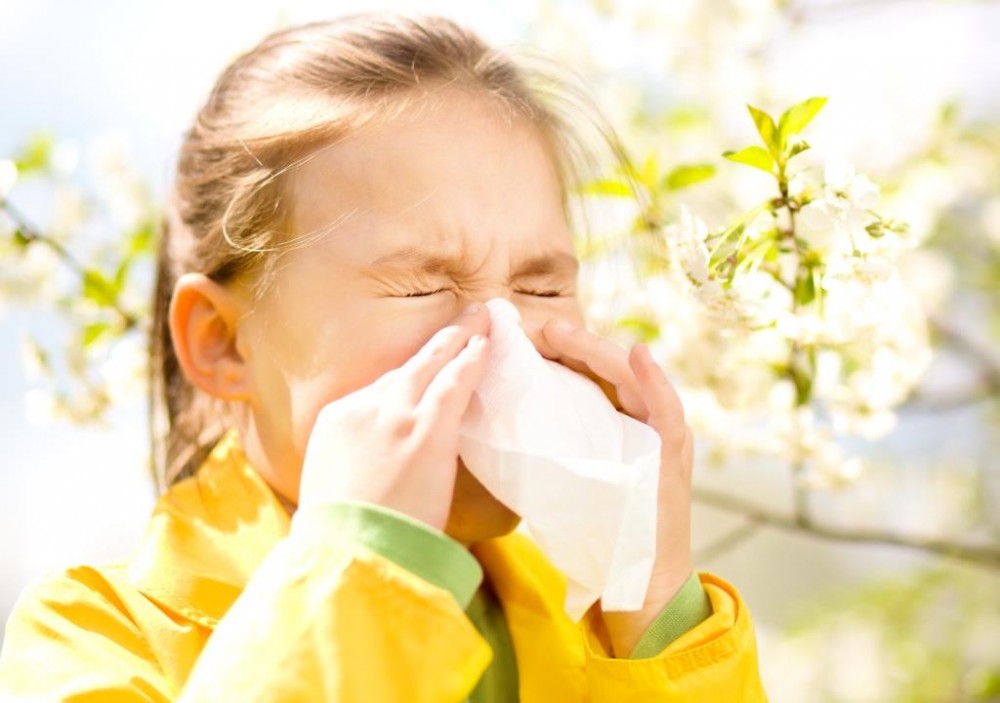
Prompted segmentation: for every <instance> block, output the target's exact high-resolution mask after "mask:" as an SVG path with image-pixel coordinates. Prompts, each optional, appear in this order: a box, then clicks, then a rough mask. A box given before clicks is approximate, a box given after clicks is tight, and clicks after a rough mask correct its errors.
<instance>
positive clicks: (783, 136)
mask: <svg viewBox="0 0 1000 703" xmlns="http://www.w3.org/2000/svg"><path fill="white" fill-rule="evenodd" d="M824 105H826V98H824V97H816V98H809V99H808V100H803V101H802V102H800V103H799V104H798V105H793V106H792V107H790V108H788V109H787V110H785V112H784V113H782V115H781V117H780V118H778V135H779V145H778V146H779V148H780V149H782V150H784V148H785V145H786V144H787V143H788V138H789V137H790V136H792V135H793V134H798V133H799V132H801V131H802V130H803V129H805V128H806V125H808V124H809V123H810V122H812V119H813V118H814V117H815V116H816V115H817V113H819V111H820V110H822V109H823V106H824Z"/></svg>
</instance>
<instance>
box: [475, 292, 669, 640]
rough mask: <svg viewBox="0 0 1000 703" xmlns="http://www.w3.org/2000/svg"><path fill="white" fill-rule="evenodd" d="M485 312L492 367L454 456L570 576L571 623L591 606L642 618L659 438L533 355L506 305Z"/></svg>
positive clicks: (596, 391) (497, 301)
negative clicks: (630, 612) (633, 613)
mask: <svg viewBox="0 0 1000 703" xmlns="http://www.w3.org/2000/svg"><path fill="white" fill-rule="evenodd" d="M486 307H487V309H488V310H489V312H490V316H491V318H492V331H491V332H490V337H491V351H490V365H489V368H488V369H487V371H486V373H485V375H484V377H483V379H482V381H481V383H480V384H479V387H478V388H477V390H476V392H475V393H474V395H473V397H472V400H471V402H470V404H469V408H468V410H467V411H466V414H465V416H464V417H463V418H462V424H461V428H460V431H459V434H460V445H459V455H460V456H461V458H462V460H463V461H464V462H465V465H466V466H467V467H468V468H469V471H470V472H471V473H472V474H473V475H474V476H475V477H476V478H477V479H478V480H479V481H480V482H481V483H482V484H483V485H484V486H485V487H486V488H487V489H488V490H489V491H490V492H491V493H493V495H494V496H496V497H497V499H498V500H500V501H501V502H503V503H504V504H505V505H507V507H509V508H510V509H511V510H513V511H514V512H516V513H517V514H518V515H520V516H521V519H522V521H523V526H524V528H525V530H526V531H527V533H528V535H529V536H530V537H531V538H532V539H533V540H534V541H535V542H536V543H537V544H538V546H539V547H540V548H541V550H542V551H543V552H544V553H545V555H546V556H547V557H548V558H549V560H550V561H551V562H552V563H553V564H554V565H555V566H556V568H558V569H559V570H560V571H562V572H563V573H564V574H565V575H566V578H567V593H566V613H567V614H568V615H569V617H570V618H572V619H573V620H574V621H578V620H579V619H580V618H581V617H582V616H583V614H584V613H585V612H586V611H587V609H588V608H589V607H590V606H591V605H592V604H593V603H594V602H595V601H597V599H598V598H601V599H603V600H602V607H603V608H604V609H605V610H609V611H610V610H622V611H626V610H638V609H639V608H641V606H642V603H643V599H644V598H645V595H646V589H647V587H648V584H649V579H650V575H651V573H652V568H653V560H654V557H655V553H656V511H657V500H656V497H657V487H658V480H659V467H660V437H659V435H658V434H657V433H656V431H655V430H654V429H653V428H651V427H649V426H648V425H646V424H644V423H642V422H639V421H638V420H635V419H633V418H631V417H629V416H628V415H625V414H623V413H620V412H618V411H617V410H615V408H614V406H613V405H612V404H611V402H610V401H609V400H608V398H607V397H606V396H605V395H604V393H603V391H601V389H600V386H598V385H597V384H596V383H594V382H593V381H592V380H590V379H589V378H587V377H585V376H583V375H582V374H579V373H577V372H575V371H573V370H571V369H569V368H567V367H565V366H563V365H562V364H559V363H557V362H554V361H550V360H548V359H546V358H545V357H543V356H542V355H541V354H539V353H538V351H537V350H536V349H535V346H534V344H532V342H531V340H530V339H529V338H528V336H527V335H526V334H525V332H524V331H523V330H522V329H521V327H520V324H519V323H520V319H521V318H520V314H519V313H518V311H517V308H516V307H514V305H513V304H512V303H510V302H509V301H507V300H505V299H503V298H494V299H492V300H489V301H487V303H486Z"/></svg>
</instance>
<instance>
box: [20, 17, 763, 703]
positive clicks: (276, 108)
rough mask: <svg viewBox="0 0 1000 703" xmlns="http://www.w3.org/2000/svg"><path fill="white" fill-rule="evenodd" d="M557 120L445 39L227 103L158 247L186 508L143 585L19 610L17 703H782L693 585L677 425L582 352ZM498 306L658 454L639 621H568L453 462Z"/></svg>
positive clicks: (730, 602)
mask: <svg viewBox="0 0 1000 703" xmlns="http://www.w3.org/2000/svg"><path fill="white" fill-rule="evenodd" d="M542 95H543V91H542V90H541V89H535V88H531V87H530V86H529V81H528V74H527V73H526V72H524V71H521V70H520V69H518V68H515V66H514V65H513V64H512V62H511V61H510V60H509V59H507V58H505V57H504V56H503V55H501V54H500V53H498V52H496V51H495V50H493V49H491V48H489V47H488V46H486V45H484V44H483V43H482V41H481V40H480V39H478V38H477V37H476V36H474V35H472V34H470V33H469V32H468V31H466V30H463V29H461V28H459V27H457V26H455V25H454V24H452V23H451V22H449V21H446V20H441V19H425V20H419V21H418V20H404V19H390V18H385V17H382V16H377V17H375V16H357V17H351V18H345V19H341V20H338V21H334V22H329V23H319V24H312V25H307V26H302V27H297V28H292V29H289V30H285V31H281V32H278V33H276V34H274V35H272V36H270V37H268V38H267V39H265V40H264V41H263V43H261V44H260V45H259V46H258V47H256V48H255V49H253V50H252V51H250V52H249V53H247V54H246V55H244V56H242V57H240V58H238V59H237V60H236V61H235V62H234V63H233V64H232V65H231V66H230V67H229V68H228V69H227V70H226V71H225V72H224V73H223V75H222V76H221V78H220V79H219V81H218V83H217V85H216V86H215V89H214V90H213V92H212V94H211V96H210V97H209V100H208V102H207V104H206V105H205V107H204V108H203V109H202V111H201V112H200V113H199V115H198V117H197V120H196V122H195V124H194V127H193V129H192V130H191V131H190V133H189V134H188V136H187V139H186V142H185V144H184V146H183V149H182V153H181V156H180V160H179V167H178V171H177V177H176V185H175V192H174V198H173V207H172V211H171V213H170V216H169V218H168V227H167V228H166V229H165V233H164V238H163V240H162V244H161V248H160V257H159V275H158V281H157V290H156V297H155V323H154V327H155V329H154V334H153V340H152V360H153V365H152V369H153V374H152V378H153V389H154V394H155V395H156V397H157V398H158V399H159V400H161V401H162V403H161V404H157V403H154V412H153V419H154V427H153V429H154V433H153V434H154V437H160V436H161V435H164V434H165V441H161V442H157V443H156V445H155V448H156V449H157V450H160V449H162V453H163V456H164V463H163V479H164V483H165V484H166V485H167V486H169V489H168V490H166V492H165V493H164V495H163V496H162V497H161V498H160V500H159V502H158V504H157V507H156V510H155V512H154V515H153V517H152V520H151V524H150V527H149V531H148V533H147V536H146V538H145V540H144V542H143V543H142V545H141V547H140V549H139V550H138V552H137V553H136V554H135V555H133V556H132V557H131V558H130V559H129V560H128V561H126V562H124V563H122V564H116V565H111V566H104V567H100V568H93V567H77V568H73V569H69V570H67V571H66V572H64V573H62V574H59V575H57V576H54V577H51V578H49V579H47V580H44V581H43V582H41V583H39V584H37V585H36V586H35V587H34V588H33V589H32V590H30V591H29V592H28V593H27V594H25V595H24V596H23V598H22V599H21V601H20V602H19V605H18V606H17V608H16V611H15V613H14V614H13V615H12V616H11V619H10V621H9V623H8V627H7V634H6V640H5V646H4V651H3V654H2V658H0V693H2V696H0V697H3V700H16V701H30V700H55V699H59V700H73V701H168V700H183V701H252V700H260V701H296V700H302V701H315V700H331V701H435V702H437V701H462V700H466V699H471V700H473V701H511V700H517V699H520V700H523V701H526V702H528V701H545V702H552V701H583V700H593V701H649V700H669V701H716V700H718V701H762V700H764V693H763V691H762V688H761V685H760V682H759V677H758V673H757V663H756V650H755V643H754V635H753V629H752V625H751V621H750V615H749V613H748V611H747V609H746V607H745V605H744V604H743V603H742V601H741V600H740V597H739V595H738V594H737V592H736V591H735V589H734V588H733V587H732V586H730V585H729V584H727V583H726V582H724V581H722V580H721V579H719V578H717V577H715V576H712V575H709V574H700V575H696V574H694V573H693V572H692V569H691V554H690V540H689V532H690V529H689V522H690V518H689V514H690V495H691V493H690V482H691V465H692V438H691V433H690V431H689V430H688V428H687V426H686V425H685V423H684V417H683V411H682V409H681V406H680V403H679V400H678V398H677V395H676V393H675V392H674V390H673V388H672V387H671V385H670V384H669V383H668V381H667V380H666V378H665V376H664V375H663V373H662V371H661V370H660V369H659V368H658V367H657V366H656V364H655V363H654V362H653V361H652V359H651V357H650V355H649V351H648V349H647V348H646V347H645V346H642V345H637V346H636V347H635V348H633V349H632V350H631V351H625V350H623V349H621V348H619V347H618V346H616V345H614V344H612V343H611V342H609V341H607V340H603V339H600V338H598V337H596V336H595V335H593V334H591V333H590V332H588V331H587V330H586V328H585V326H584V320H583V316H582V312H581V308H580V304H579V301H578V299H577V297H576V295H575V286H576V273H577V260H576V258H575V256H574V252H573V239H572V236H571V232H570V227H569V224H568V217H567V211H568V209H567V193H568V192H569V190H570V188H571V187H572V185H573V180H574V177H573V173H574V164H575V163H577V162H576V161H575V160H574V154H576V153H577V151H576V149H575V147H574V144H575V143H576V142H575V141H574V134H573V132H572V130H570V129H569V127H568V123H567V122H566V121H565V120H564V119H563V118H562V117H561V116H560V114H559V113H558V112H557V111H556V109H555V108H553V107H551V106H549V104H547V103H546V102H543V100H542ZM494 297H504V298H507V299H509V300H511V301H512V302H513V303H514V304H515V305H516V306H517V307H518V309H519V311H520V313H521V316H522V319H523V320H524V326H525V331H526V332H527V334H528V335H529V336H530V337H531V339H532V341H533V342H534V344H535V346H536V348H537V349H538V351H539V352H540V353H541V354H543V355H544V356H546V357H547V358H549V359H553V360H556V361H559V362H561V363H563V364H565V365H566V366H568V367H569V368H572V369H574V370H576V371H579V372H580V373H582V374H585V375H587V376H588V377H590V378H592V379H594V380H595V381H597V382H598V383H599V384H600V385H601V386H602V388H603V389H604V390H605V392H606V394H607V395H608V397H609V399H610V400H611V401H612V402H613V403H615V405H616V407H618V408H620V409H621V410H622V411H623V412H625V413H628V414H629V415H631V416H632V417H634V418H636V419H638V420H640V421H642V422H645V423H647V424H649V425H650V426H651V427H653V428H654V429H655V430H656V431H657V432H658V433H659V435H660V437H661V439H662V447H663V451H662V462H661V464H662V465H661V479H660V485H661V488H660V500H659V518H658V532H657V535H658V537H657V557H656V561H655V565H654V570H653V577H652V579H651V581H650V584H649V590H648V594H647V596H646V600H645V604H644V606H643V608H642V609H641V610H640V611H637V612H626V613H623V612H618V613H614V612H603V610H602V609H601V607H600V602H598V603H597V604H595V605H594V606H593V607H592V608H591V609H590V610H589V611H588V612H587V614H586V615H585V616H584V617H583V619H582V620H581V621H580V622H578V623H574V622H572V621H570V620H569V619H568V618H567V616H566V615H565V613H564V611H563V600H564V597H565V589H566V584H565V580H564V579H563V578H562V577H561V576H560V575H559V573H558V572H556V571H555V569H554V567H552V565H551V564H550V563H549V562H547V561H546V559H545V557H544V556H543V555H542V554H541V553H540V552H539V551H538V550H537V548H536V547H535V546H534V545H533V544H532V543H530V542H529V541H528V540H527V538H526V537H524V536H523V535H521V534H513V533H512V530H513V529H514V527H515V526H516V524H517V521H518V517H517V516H516V515H515V514H513V513H512V512H511V511H510V510H509V509H508V508H506V507H505V506H504V505H502V504H501V503H499V502H498V501H497V500H496V499H494V498H493V497H492V496H491V495H490V493H488V492H487V491H486V490H485V489H484V488H483V486H482V485H481V484H479V483H478V481H476V479H475V478H473V476H472V474H471V473H470V472H469V471H468V469H467V468H466V467H465V466H464V464H463V463H462V461H461V459H459V457H458V427H459V421H460V419H461V417H462V415H463V413H464V411H465V409H466V407H467V405H468V403H469V400H470V397H471V394H472V392H473V390H474V389H475V388H476V386H477V383H478V381H479V379H480V378H481V377H482V374H483V371H484V369H485V368H486V365H487V364H488V363H489V357H490V329H489V315H488V314H487V312H486V311H485V310H484V308H483V306H482V305H481V303H482V302H483V301H486V300H488V299H490V298H494ZM459 313H461V314H459ZM161 407H162V408H163V409H165V411H166V412H165V413H164V414H163V417H161V416H160V414H158V413H157V412H156V411H157V410H158V409H159V408H161Z"/></svg>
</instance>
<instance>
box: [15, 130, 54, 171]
mask: <svg viewBox="0 0 1000 703" xmlns="http://www.w3.org/2000/svg"><path fill="white" fill-rule="evenodd" d="M55 141H56V140H55V137H53V136H52V135H51V134H47V133H44V132H43V133H39V134H36V135H34V136H33V137H31V138H30V139H29V140H28V143H27V144H25V145H24V149H23V150H22V151H21V153H20V155H18V157H17V158H15V159H14V163H15V164H17V170H18V171H20V172H21V173H22V174H26V173H30V172H32V171H44V170H45V169H47V168H48V166H49V157H50V156H51V154H52V147H53V146H54V145H55Z"/></svg>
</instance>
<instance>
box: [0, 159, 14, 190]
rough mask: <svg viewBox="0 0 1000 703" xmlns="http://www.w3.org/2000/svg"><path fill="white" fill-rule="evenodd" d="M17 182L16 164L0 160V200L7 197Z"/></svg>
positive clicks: (8, 160) (7, 160)
mask: <svg viewBox="0 0 1000 703" xmlns="http://www.w3.org/2000/svg"><path fill="white" fill-rule="evenodd" d="M16 182H17V164H15V163H14V162H13V161H11V160H10V159H0V200H3V199H4V198H6V197H7V194H8V193H10V189H11V188H13V187H14V184H15V183H16Z"/></svg>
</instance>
